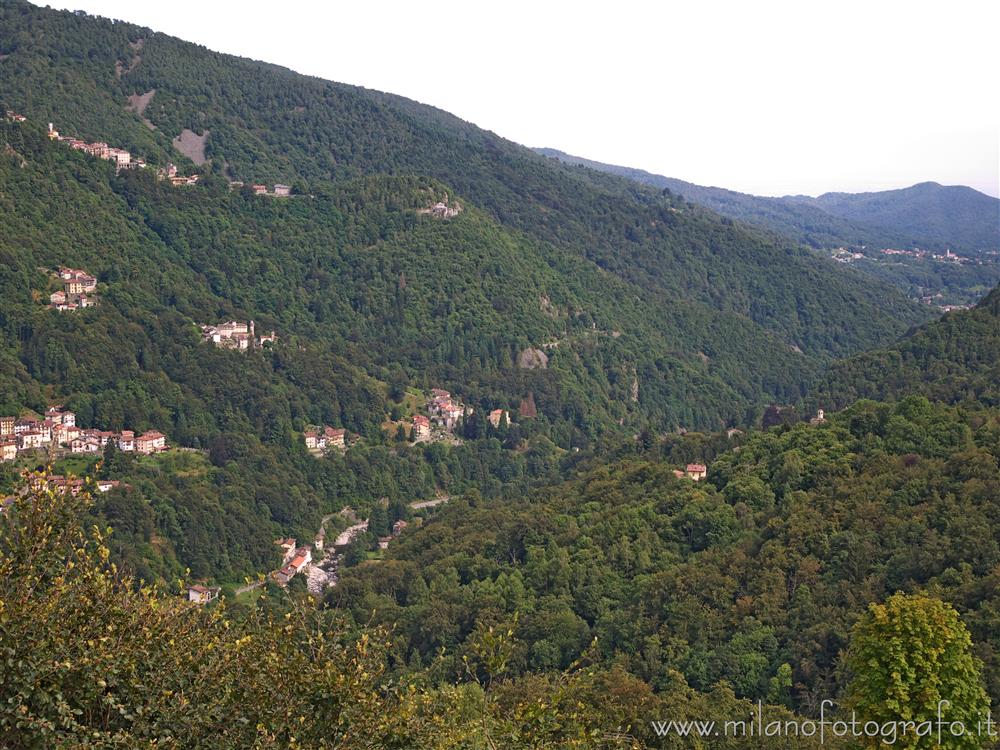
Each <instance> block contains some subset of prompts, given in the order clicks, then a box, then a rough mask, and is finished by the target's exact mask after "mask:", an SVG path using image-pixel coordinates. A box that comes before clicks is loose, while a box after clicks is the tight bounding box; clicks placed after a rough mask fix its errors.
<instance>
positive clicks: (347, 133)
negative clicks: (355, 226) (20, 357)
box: [0, 0, 926, 356]
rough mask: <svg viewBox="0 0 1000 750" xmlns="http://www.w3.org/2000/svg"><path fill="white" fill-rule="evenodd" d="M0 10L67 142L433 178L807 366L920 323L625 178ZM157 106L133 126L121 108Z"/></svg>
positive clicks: (344, 90) (211, 62)
mask: <svg viewBox="0 0 1000 750" xmlns="http://www.w3.org/2000/svg"><path fill="white" fill-rule="evenodd" d="M0 7H2V12H0V30H2V32H3V33H2V34H0V40H2V41H0V46H2V49H0V54H2V55H3V56H4V59H3V60H2V62H0V66H2V72H3V75H2V76H0V99H2V100H3V101H4V102H6V103H7V105H8V106H10V107H12V108H15V109H19V110H23V111H24V112H25V113H26V114H27V115H29V116H30V117H31V118H32V119H33V120H38V121H40V122H48V121H50V120H52V121H55V122H56V123H57V124H58V125H59V127H61V128H62V129H63V130H64V131H66V132H73V133H77V134H79V135H81V136H85V137H88V138H100V139H102V140H107V141H109V142H113V143H116V144H118V145H122V146H125V147H129V148H132V149H134V150H135V151H137V152H138V153H142V154H146V155H148V157H149V158H150V159H154V160H158V161H160V162H162V161H164V160H167V159H174V160H177V159H178V158H179V157H178V155H177V152H176V151H174V149H173V147H172V145H171V143H172V139H173V138H174V137H175V136H178V135H180V134H181V132H182V130H183V129H190V130H191V131H193V132H195V133H198V134H202V135H204V134H206V133H207V139H206V142H205V154H206V156H207V158H208V159H209V160H210V163H209V164H208V165H207V166H206V169H210V170H214V171H216V172H218V173H220V174H222V175H224V176H227V177H232V178H236V179H242V180H246V181H255V182H256V181H266V182H271V181H281V182H289V183H292V182H297V183H300V184H301V186H302V187H303V188H304V189H306V190H309V189H312V188H310V185H311V184H312V183H315V182H316V181H322V180H327V179H331V178H333V179H342V178H345V177H352V176H357V175H360V174H372V173H394V174H403V173H405V174H413V173H417V174H421V175H426V176H430V177H433V178H436V179H439V180H441V181H442V182H443V183H444V184H445V185H446V186H448V187H449V188H450V189H452V190H453V191H456V192H458V193H459V194H461V195H462V196H464V197H465V198H467V199H468V200H470V201H471V202H473V203H474V204H475V205H477V206H479V207H480V208H482V209H484V210H485V211H486V212H488V213H489V214H490V215H491V216H492V217H493V218H495V219H496V220H498V221H499V222H500V223H501V224H502V225H504V226H508V227H512V228H516V229H519V230H521V231H524V232H526V233H527V234H530V235H531V236H532V237H534V238H536V239H540V240H544V241H547V242H551V243H552V244H554V245H556V246H557V247H559V248H562V249H564V250H567V251H570V252H572V253H574V254H577V255H581V256H583V257H584V258H586V259H587V260H589V261H591V262H593V263H596V264H597V265H598V266H600V267H601V268H603V269H605V270H607V271H609V272H611V273H612V274H614V275H616V276H618V277H619V278H621V279H624V280H626V281H629V282H631V283H633V284H636V285H638V286H640V287H641V288H643V289H645V290H648V291H649V292H650V293H652V294H655V295H664V296H666V297H675V298H679V299H684V300H685V301H688V302H696V303H700V304H703V305H707V306H709V307H712V308H715V309H717V310H720V311H722V312H726V313H733V314H736V315H740V316H743V317H746V318H749V319H750V320H752V321H753V322H754V323H757V324H759V325H761V326H763V327H765V328H768V329H769V330H771V331H773V332H774V333H775V334H776V335H777V336H778V337H780V338H782V339H784V340H785V341H786V342H787V344H788V345H789V346H790V347H791V346H795V347H798V348H799V349H801V350H802V351H804V352H806V353H807V354H815V355H818V356H827V355H831V354H832V355H838V356H839V355H844V354H848V353H852V352H854V351H858V350H860V349H864V348H867V347H870V346H873V345H877V344H881V343H886V342H887V341H889V340H891V338H892V337H893V336H894V335H898V334H899V333H901V332H902V331H903V330H905V328H906V327H907V326H908V325H910V324H912V323H915V322H918V321H920V320H921V319H922V318H923V317H924V316H926V312H925V311H922V310H920V309H919V308H916V307H914V306H912V305H911V304H909V303H907V302H905V301H904V300H903V299H902V298H901V297H900V295H899V294H898V293H896V292H894V291H892V290H890V289H889V288H888V287H887V286H885V285H882V284H875V283H872V282H870V281H866V280H864V279H863V278H862V277H860V276H856V275H853V274H850V273H843V272H842V269H838V268H835V267H834V266H833V265H832V264H827V263H819V264H817V263H816V259H815V258H813V257H811V256H809V255H808V254H806V253H805V252H804V251H802V250H800V249H798V248H796V247H795V246H794V245H793V244H792V243H784V242H782V241H776V240H774V239H772V238H766V237H764V236H762V235H758V234H755V233H752V232H750V231H748V230H745V229H742V228H739V227H735V226H733V225H732V224H731V222H728V221H726V220H724V219H721V218H719V217H718V216H716V215H714V214H710V213H709V212H706V211H704V210H701V209H697V208H694V207H692V206H689V205H686V204H684V205H681V204H680V203H679V202H677V201H672V200H670V199H669V198H667V197H664V196H662V195H660V193H659V191H655V190H651V189H648V188H644V187H641V186H637V185H635V184H634V183H631V182H629V181H626V180H621V179H618V178H613V177H610V176H602V175H597V174H593V173H588V174H581V173H577V172H574V171H573V170H570V169H567V168H564V167H562V166H560V165H558V164H555V163H553V162H552V161H551V160H546V159H544V158H542V157H540V156H538V155H536V154H534V153H533V152H531V151H530V150H529V149H526V148H523V147H520V146H517V145H516V144H512V143H510V142H508V141H505V140H503V139H501V138H498V137H496V136H495V135H493V134H491V133H488V132H485V131H483V130H480V129H478V128H475V127H474V126H472V125H470V124H468V123H464V122H462V121H460V120H458V119H457V118H455V117H453V116H451V115H448V114H447V113H444V112H441V111H439V110H435V109H433V108H430V107H426V106H424V105H420V104H417V103H415V102H411V101H408V100H405V99H402V98H399V97H395V96H391V95H388V94H380V93H376V92H371V91H365V90H362V89H358V88H354V87H350V86H345V85H342V84H335V83H329V82H325V81H321V80H317V79H313V78H308V77H305V76H300V75H297V74H295V73H292V72H290V71H287V70H284V69H281V68H278V67H276V66H272V65H266V64H262V63H256V62H251V61H247V60H242V59H237V58H233V57H230V56H227V55H221V54H217V53H213V52H210V51H208V50H205V49H203V48H200V47H196V46H194V45H191V44H187V43H185V42H181V41H179V40H177V39H173V38H171V37H168V36H165V35H162V34H155V33H153V32H150V31H149V30H147V29H141V28H138V27H135V26H130V25H128V24H124V23H116V24H111V23H109V22H108V21H105V20H101V19H94V18H90V17H86V16H83V15H72V14H67V13H56V12H52V11H46V10H42V9H39V8H36V7H34V6H31V5H28V4H27V3H24V2H21V1H20V0H5V2H4V3H3V4H2V6H0ZM150 92H155V93H152V94H151V98H150V99H149V101H148V103H147V104H146V106H145V109H144V110H143V113H142V116H141V117H140V116H139V114H137V113H136V112H134V111H131V110H128V109H126V106H127V105H129V101H130V100H129V97H130V96H134V95H144V94H150ZM133 101H134V100H133ZM143 118H145V120H146V121H147V122H148V125H151V126H153V127H154V128H155V129H153V130H151V129H150V127H148V126H147V124H146V123H144V122H143Z"/></svg>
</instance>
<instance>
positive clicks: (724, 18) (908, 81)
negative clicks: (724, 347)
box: [50, 0, 1000, 196]
mask: <svg viewBox="0 0 1000 750" xmlns="http://www.w3.org/2000/svg"><path fill="white" fill-rule="evenodd" d="M50 1H51V0H50ZM54 5H55V7H62V8H71V9H82V10H86V11H88V12H90V13H95V14H98V15H102V16H108V17H111V18H120V19H124V20H128V21H133V22H135V23H139V24H143V25H145V26H149V27H151V28H153V29H155V30H157V31H163V32H166V33H169V34H173V35H175V36H179V37H182V38H184V39H187V40H190V41H193V42H198V43H200V44H204V45H205V46H207V47H210V48H212V49H216V50H220V51H223V52H229V53H233V54H237V55H242V56H246V57H252V58H255V59H259V60H266V61H268V62H273V63H278V64H281V65H285V66H287V67H290V68H293V69H294V70H297V71H299V72H302V73H308V74H311V75H316V76H320V77H322V78H328V79H332V80H336V81H343V82H345V83H353V84H358V85H362V86H366V87H369V88H374V89H380V90H383V91H391V92H393V93H396V94H402V95H404V96H408V97H410V98H412V99H416V100H419V101H421V102H425V103H427V104H433V105H435V106H438V107H441V108H442V109H446V110H448V111H450V112H452V113H454V114H456V115H458V116H459V117H461V118H463V119H466V120H469V121H471V122H474V123H476V124H477V125H480V126H482V127H484V128H487V129H489V130H492V131H494V132H496V133H498V134H500V135H502V136H504V137H506V138H510V139H511V140H514V141H518V142H519V143H523V144H526V145H530V146H552V147H554V148H560V149H562V150H564V151H567V152H569V153H573V154H577V155H580V156H585V157H588V158H591V159H597V160H600V161H606V162H611V163H615V164H623V165H627V166H633V167H639V168H642V169H646V170H649V171H651V172H656V173H659V174H666V175H669V176H671V177H679V178H681V179H685V180H690V181H692V182H697V183H701V184H708V185H720V186H723V187H729V188H733V189H736V190H741V191H745V192H751V193H757V194H762V195H781V194H785V193H809V194H816V193H821V192H825V191H827V190H847V191H861V190H880V189H885V188H892V187H903V186H906V185H910V184H913V183H915V182H921V181H924V180H934V181H936V182H941V183H943V184H966V185H970V186H972V187H975V188H976V189H978V190H982V191H983V192H986V193H989V194H991V195H995V196H996V195H1000V184H998V183H1000V56H998V54H997V49H998V44H997V31H998V29H1000V4H998V3H996V2H994V1H991V0H983V1H981V2H980V1H973V0H949V2H947V3H945V2H923V1H922V0H909V1H907V2H896V1H893V0H865V1H864V2H855V1H854V0H838V1H837V2H826V1H822V0H816V1H814V2H803V1H802V0H794V1H786V0H780V1H771V0H767V1H766V2H753V3H751V2H720V1H718V0H698V1H697V2H654V1H652V0H647V1H646V2H633V1H632V0H617V2H601V3H592V4H591V3H588V2H586V0H584V1H582V2H572V3H571V2H539V1H536V2H526V1H525V0H506V1H505V2H497V3H491V4H487V3H481V2H475V1H474V0H467V1H466V2H451V3H433V2H429V3H418V2H413V1H412V0H409V1H405V0H400V1H398V2H397V1H395V0H393V1H385V2H383V1H381V0H362V1H361V2H357V1H355V2H349V3H348V2H336V1H333V2H307V1H306V0H281V1H280V2H274V1H271V2H256V1H254V0H159V1H157V2H149V1H148V0H141V1H139V2H137V0H71V1H70V2H55V3H54Z"/></svg>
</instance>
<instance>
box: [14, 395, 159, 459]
mask: <svg viewBox="0 0 1000 750" xmlns="http://www.w3.org/2000/svg"><path fill="white" fill-rule="evenodd" d="M108 443H113V444H114V445H115V446H116V447H117V448H118V450H121V451H124V452H127V453H132V452H134V453H138V454H141V455H147V456H148V455H152V454H154V453H160V452H162V451H166V450H168V446H167V439H166V436H165V435H164V434H163V433H161V432H158V431H156V430H148V431H146V432H144V433H142V434H141V435H136V433H135V432H134V431H132V430H123V431H121V432H111V431H107V430H97V429H82V428H80V427H78V426H77V425H76V415H75V414H74V413H73V412H72V411H69V410H68V409H64V408H62V407H61V406H52V407H50V408H49V409H48V410H47V411H46V412H45V417H44V419H37V418H35V417H12V416H5V417H0V461H16V460H17V459H18V458H19V457H21V456H24V455H28V454H32V453H36V452H45V453H46V455H47V456H48V457H50V458H61V457H63V456H66V455H71V454H96V453H100V452H101V451H103V450H104V449H105V448H106V447H107V445H108Z"/></svg>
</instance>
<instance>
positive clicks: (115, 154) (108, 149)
mask: <svg viewBox="0 0 1000 750" xmlns="http://www.w3.org/2000/svg"><path fill="white" fill-rule="evenodd" d="M5 116H6V119H7V120H9V121H11V122H18V123H22V122H27V120H28V118H27V117H25V116H24V115H22V114H19V113H17V112H14V111H13V110H7V111H6V113H5ZM48 136H49V138H50V139H52V140H53V141H57V142H59V143H65V144H66V145H68V146H69V147H70V148H72V149H73V150H74V151H82V152H83V153H85V154H89V155H90V156H94V157H96V158H98V159H104V160H105V161H110V162H113V163H114V165H115V172H121V171H122V170H126V169H145V168H146V166H147V164H146V160H145V159H144V158H143V157H141V156H133V155H132V153H131V152H130V151H128V150H127V149H124V148H118V147H116V146H111V145H109V144H107V143H105V142H103V141H95V142H88V141H85V140H83V139H82V138H78V137H76V136H71V135H63V134H62V133H60V132H59V131H58V130H57V129H56V128H55V126H54V125H53V123H51V122H50V123H49V124H48ZM156 176H157V179H160V180H166V181H167V182H169V183H170V184H171V185H172V186H174V187H185V186H189V185H197V184H198V180H199V178H200V175H197V174H193V175H182V174H178V170H177V165H175V164H167V166H166V167H162V168H160V169H157V170H156ZM243 185H244V183H243V182H241V181H238V180H233V181H231V182H230V183H229V187H230V188H232V189H239V188H242V187H243ZM251 189H252V190H253V192H254V194H255V195H269V196H274V197H290V196H291V194H292V187H291V185H284V184H281V183H276V184H275V185H274V186H273V188H272V190H271V191H268V189H267V186H266V185H261V184H252V185H251ZM439 205H440V204H439ZM460 210H461V208H459V209H457V210H454V214H457V213H458V211H460ZM450 211H453V209H446V213H447V212H450ZM454 214H449V215H454Z"/></svg>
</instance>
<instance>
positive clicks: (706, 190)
mask: <svg viewBox="0 0 1000 750" xmlns="http://www.w3.org/2000/svg"><path fill="white" fill-rule="evenodd" d="M535 150H536V151H537V152H538V153H539V154H542V155H543V156H548V157H551V158H556V159H558V160H560V161H562V162H564V163H566V164H572V165H579V166H584V167H589V168H590V169H595V170H597V171H600V172H605V173H608V174H614V175H617V176H619V177H626V178H628V179H630V180H634V181H636V182H640V183H643V184H646V185H652V186H653V187H656V188H660V189H661V190H663V189H666V190H670V191H671V192H674V193H680V194H681V195H683V196H684V197H685V198H687V199H688V200H691V201H693V202H695V203H698V204H700V205H703V206H705V207H706V208H710V209H712V210H713V211H717V212H718V213H720V214H722V215H723V216H728V217H730V218H732V219H736V220H738V221H744V222H746V223H748V224H754V225H756V226H760V227H763V228H765V229H769V230H772V231H775V232H778V233H780V234H784V235H786V236H789V237H792V238H794V239H797V240H799V241H800V242H803V243H805V244H807V245H810V246H812V247H816V248H831V247H839V246H848V247H857V246H861V245H867V246H878V247H901V248H905V247H912V246H917V247H922V248H925V249H942V250H943V249H946V248H950V249H952V250H959V251H965V252H981V251H986V250H997V249H1000V200H998V199H996V198H993V197H991V196H988V195H985V194H983V193H980V192H978V191H977V190H973V189H972V188H969V187H965V186H961V185H956V186H944V185H939V184H938V183H936V182H922V183H919V184H917V185H913V186H911V187H908V188H901V189H898V190H884V191H879V192H873V193H824V194H823V195H820V196H819V197H816V198H813V197H811V196H804V195H786V196H782V197H780V198H772V197H765V196H757V195H750V194H747V193H739V192H736V191H734V190H727V189H725V188H719V187H707V186H703V185H696V184H694V183H691V182H686V181H684V180H679V179H676V178H673V177H665V176H663V175H657V174H653V173H651V172H647V171H645V170H642V169H633V168H631V167H621V166H616V165H612V164H604V163H602V162H597V161H592V160H590V159H584V158H582V157H579V156H572V155H570V154H567V153H565V152H562V151H559V150H558V149H553V148H538V149H535Z"/></svg>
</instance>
